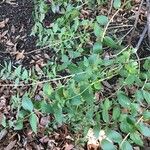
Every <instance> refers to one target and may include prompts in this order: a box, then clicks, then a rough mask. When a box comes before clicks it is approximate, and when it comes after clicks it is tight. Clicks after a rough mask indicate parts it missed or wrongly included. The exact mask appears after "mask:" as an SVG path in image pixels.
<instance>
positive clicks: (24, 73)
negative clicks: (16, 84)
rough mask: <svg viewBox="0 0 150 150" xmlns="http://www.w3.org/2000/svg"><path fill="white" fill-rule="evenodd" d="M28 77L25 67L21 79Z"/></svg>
mask: <svg viewBox="0 0 150 150" xmlns="http://www.w3.org/2000/svg"><path fill="white" fill-rule="evenodd" d="M25 79H28V71H27V70H26V69H25V70H24V71H23V73H22V80H25Z"/></svg>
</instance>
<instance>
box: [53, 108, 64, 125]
mask: <svg viewBox="0 0 150 150" xmlns="http://www.w3.org/2000/svg"><path fill="white" fill-rule="evenodd" d="M54 116H55V119H56V121H57V122H58V123H59V124H60V125H61V124H62V121H63V114H62V109H61V108H58V107H54Z"/></svg>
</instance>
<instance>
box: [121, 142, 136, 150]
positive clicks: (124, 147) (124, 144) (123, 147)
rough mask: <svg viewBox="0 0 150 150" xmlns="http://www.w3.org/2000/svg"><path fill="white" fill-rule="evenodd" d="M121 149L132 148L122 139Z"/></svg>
mask: <svg viewBox="0 0 150 150" xmlns="http://www.w3.org/2000/svg"><path fill="white" fill-rule="evenodd" d="M121 150H133V148H132V146H131V144H130V143H129V142H128V141H124V142H123V144H122V146H121Z"/></svg>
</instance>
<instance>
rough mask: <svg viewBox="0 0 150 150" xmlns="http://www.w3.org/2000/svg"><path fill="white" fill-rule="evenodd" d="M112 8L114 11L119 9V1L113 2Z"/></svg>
mask: <svg viewBox="0 0 150 150" xmlns="http://www.w3.org/2000/svg"><path fill="white" fill-rule="evenodd" d="M113 6H114V8H115V9H119V8H120V7H121V0H114V3H113Z"/></svg>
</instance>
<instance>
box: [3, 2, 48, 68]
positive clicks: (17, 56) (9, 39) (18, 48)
mask: <svg viewBox="0 0 150 150" xmlns="http://www.w3.org/2000/svg"><path fill="white" fill-rule="evenodd" d="M33 10H34V3H33V0H22V1H20V0H16V1H14V2H13V3H11V2H9V3H8V2H7V1H4V2H1V3H0V14H1V15H0V64H1V65H3V62H4V61H6V62H9V61H11V62H12V65H15V66H16V65H19V64H22V65H23V66H28V67H31V66H33V65H35V64H37V61H38V63H39V62H40V63H41V62H42V63H44V62H45V61H46V60H47V59H49V58H50V56H51V54H50V52H47V53H43V51H42V53H41V54H39V53H38V54H37V55H35V53H32V54H28V55H26V54H25V53H26V52H30V51H33V50H35V49H36V48H37V46H36V37H34V36H30V34H31V31H32V27H33V25H34V17H33ZM39 52H40V51H39ZM46 54H47V55H46ZM45 55H46V57H47V58H45ZM39 59H40V60H39Z"/></svg>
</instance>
